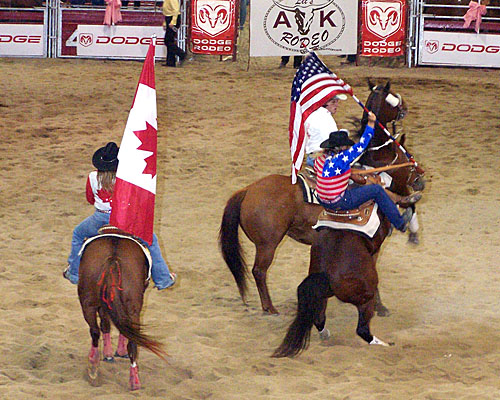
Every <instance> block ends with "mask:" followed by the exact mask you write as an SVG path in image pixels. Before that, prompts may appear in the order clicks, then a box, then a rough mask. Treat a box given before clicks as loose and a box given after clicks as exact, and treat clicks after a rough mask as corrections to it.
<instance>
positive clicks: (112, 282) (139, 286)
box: [78, 235, 165, 390]
mask: <svg viewBox="0 0 500 400" xmlns="http://www.w3.org/2000/svg"><path fill="white" fill-rule="evenodd" d="M148 265H149V264H148V260H147V257H146V255H145V253H144V251H143V250H142V248H141V246H140V245H139V244H138V243H137V242H136V241H135V240H132V239H129V238H126V237H120V236H110V235H104V236H97V237H96V238H95V239H94V240H93V241H92V242H90V243H89V244H88V245H87V246H86V247H85V251H84V252H83V255H82V259H81V262H80V271H79V281H78V297H79V299H80V304H81V306H82V311H83V316H84V318H85V321H87V323H88V324H89V327H90V336H91V338H92V346H91V348H90V352H89V356H88V361H89V367H88V375H89V379H90V382H91V384H93V385H95V384H97V378H98V368H99V358H100V357H99V336H100V332H101V331H102V333H103V355H104V360H105V361H114V359H113V349H112V346H111V336H110V328H111V326H110V320H111V321H112V322H113V324H114V325H115V326H116V328H117V329H118V331H119V332H120V337H119V339H118V348H117V350H116V353H115V356H118V357H128V358H130V376H129V388H130V390H137V389H140V387H141V383H140V381H139V375H138V368H137V356H138V350H137V346H143V347H145V348H147V349H148V350H150V351H152V352H153V353H155V354H156V355H158V356H159V357H161V358H162V359H164V355H165V353H164V351H163V350H162V348H161V346H162V345H161V343H159V342H157V341H156V340H154V339H152V338H150V337H148V336H147V335H145V334H144V333H143V332H142V325H141V321H140V313H141V309H142V303H143V298H144V291H145V289H146V287H147V285H148V271H149V267H148ZM98 314H99V317H100V329H99V325H98V321H97V315H98ZM127 340H128V344H127Z"/></svg>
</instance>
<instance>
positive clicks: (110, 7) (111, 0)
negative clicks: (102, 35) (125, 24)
mask: <svg viewBox="0 0 500 400" xmlns="http://www.w3.org/2000/svg"><path fill="white" fill-rule="evenodd" d="M106 4H107V6H106V12H105V13H104V25H108V26H110V25H115V24H116V23H117V22H121V20H122V13H121V12H120V7H121V6H122V2H121V1H120V0H106Z"/></svg>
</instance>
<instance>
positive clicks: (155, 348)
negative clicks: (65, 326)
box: [99, 257, 167, 360]
mask: <svg viewBox="0 0 500 400" xmlns="http://www.w3.org/2000/svg"><path fill="white" fill-rule="evenodd" d="M99 286H100V289H99V292H100V293H99V297H100V300H101V307H102V309H103V311H104V312H105V313H107V314H108V315H109V317H110V318H111V321H113V324H114V325H115V326H116V329H118V331H120V333H121V334H122V335H123V336H125V337H126V338H127V339H128V340H129V341H131V342H134V343H135V344H137V345H138V346H142V347H144V348H146V349H148V350H149V351H151V352H153V353H154V354H156V355H157V356H158V357H160V358H161V359H163V360H165V356H166V355H167V354H166V353H165V351H164V350H163V349H162V346H163V345H162V343H160V342H158V341H157V340H155V339H153V338H151V337H150V336H148V335H146V334H144V333H143V326H142V324H141V323H140V322H139V321H137V322H135V321H133V320H132V318H131V317H130V313H129V309H128V306H127V303H126V302H125V299H124V296H123V288H122V282H121V266H120V264H119V262H118V260H117V259H116V258H115V257H109V258H108V259H107V260H106V265H105V266H104V269H103V272H102V276H101V279H100V280H99ZM140 290H142V288H141V289H140Z"/></svg>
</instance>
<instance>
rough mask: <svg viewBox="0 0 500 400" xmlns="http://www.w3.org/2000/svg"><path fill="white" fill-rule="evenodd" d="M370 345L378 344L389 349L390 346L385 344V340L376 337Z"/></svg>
mask: <svg viewBox="0 0 500 400" xmlns="http://www.w3.org/2000/svg"><path fill="white" fill-rule="evenodd" d="M369 344H378V345H380V346H384V347H389V345H388V344H387V343H386V342H384V341H383V340H380V339H379V338H378V337H376V336H374V337H373V339H372V341H371V342H370V343H369Z"/></svg>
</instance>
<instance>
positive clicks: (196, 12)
mask: <svg viewBox="0 0 500 400" xmlns="http://www.w3.org/2000/svg"><path fill="white" fill-rule="evenodd" d="M238 1H239V0H238ZM236 28H237V27H236V1H235V0H193V1H192V2H191V51H192V52H193V53H198V54H221V55H230V54H233V49H234V47H235V45H236V43H235V38H236V32H235V30H236Z"/></svg>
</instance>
